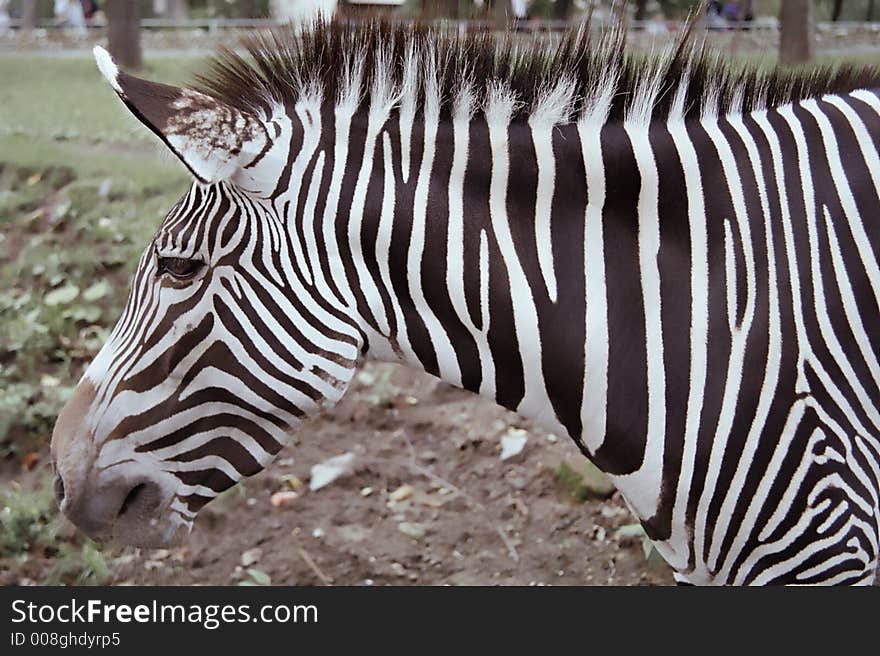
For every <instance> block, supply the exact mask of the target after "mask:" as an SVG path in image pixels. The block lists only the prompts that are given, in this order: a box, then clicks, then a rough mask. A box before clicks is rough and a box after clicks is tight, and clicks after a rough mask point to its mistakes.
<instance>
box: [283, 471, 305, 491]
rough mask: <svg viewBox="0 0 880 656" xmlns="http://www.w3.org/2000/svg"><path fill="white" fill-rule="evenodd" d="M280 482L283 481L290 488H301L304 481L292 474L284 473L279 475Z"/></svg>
mask: <svg viewBox="0 0 880 656" xmlns="http://www.w3.org/2000/svg"><path fill="white" fill-rule="evenodd" d="M281 482H282V483H284V484H285V485H286V486H287V487H289V488H290V489H291V490H301V489H302V488H303V486H304V485H305V483H303V482H302V481H301V480H300V479H299V478H298V477H296V476H294V475H293V474H285V475H284V476H282V477H281Z"/></svg>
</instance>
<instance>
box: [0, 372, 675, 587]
mask: <svg viewBox="0 0 880 656" xmlns="http://www.w3.org/2000/svg"><path fill="white" fill-rule="evenodd" d="M511 427H514V428H519V429H525V430H526V431H527V436H528V438H527V442H526V445H525V448H524V449H523V451H522V453H520V454H519V455H518V456H515V457H514V458H511V459H509V460H507V461H502V460H501V458H500V451H501V447H500V438H501V436H502V435H504V434H505V433H506V432H507V431H508V430H509V428H511ZM520 435H521V433H520ZM345 452H353V453H354V454H355V468H354V472H353V473H352V474H351V475H349V476H347V477H344V478H340V479H338V480H336V481H334V482H333V483H331V484H330V485H328V486H327V487H324V488H322V489H320V490H317V491H315V492H310V491H308V485H307V483H308V480H309V472H310V470H311V467H312V465H315V464H317V463H320V462H323V461H325V460H327V459H328V458H330V457H333V456H336V455H339V454H342V453H345ZM579 457H580V456H579V454H578V452H577V450H576V449H575V447H574V445H573V444H572V443H571V442H570V440H568V438H561V437H560V438H557V437H556V436H553V435H549V434H547V433H544V432H542V431H540V430H537V429H534V428H532V427H531V426H530V425H529V424H528V423H527V422H525V421H524V420H522V419H520V418H518V417H517V416H516V415H514V414H512V413H509V412H507V411H505V410H502V409H500V408H498V407H496V406H495V405H494V404H492V403H490V402H487V401H484V400H482V399H479V398H477V397H475V396H473V395H471V394H470V393H468V392H463V391H461V390H458V389H455V388H453V387H450V386H448V385H445V384H443V383H440V382H438V381H436V380H435V379H433V378H431V377H429V376H427V375H423V374H417V373H415V372H412V371H410V370H407V369H403V368H400V367H396V366H391V365H369V366H368V367H367V368H366V369H365V370H364V371H363V372H362V373H361V374H360V376H359V379H358V380H356V381H355V383H354V385H353V388H352V389H351V390H350V391H349V393H348V394H347V395H346V397H345V398H344V399H343V401H342V402H341V403H340V404H339V405H338V406H337V407H336V408H335V409H333V410H332V411H330V412H328V413H327V414H325V415H324V416H323V417H321V418H318V419H316V420H314V421H312V422H311V423H309V424H307V425H306V426H305V427H304V428H302V429H301V430H300V431H299V433H298V435H297V438H296V444H295V445H291V446H289V447H287V448H286V449H285V450H283V451H282V452H281V454H280V455H279V457H278V458H277V459H276V461H275V463H274V464H273V465H272V466H271V467H270V468H269V469H268V470H266V471H264V472H262V473H261V474H258V475H257V476H255V477H253V478H251V479H248V480H246V481H245V482H244V484H243V485H242V486H240V489H237V488H234V489H233V490H231V491H230V492H228V493H226V494H225V495H224V496H223V497H221V498H220V499H217V500H215V501H214V502H212V503H211V504H209V505H208V506H206V507H205V508H204V509H203V510H202V512H201V513H200V515H199V517H198V519H197V521H196V525H195V528H194V530H193V533H192V535H191V537H190V540H189V541H188V543H187V544H186V545H185V546H183V547H180V548H175V549H171V550H156V551H148V550H137V549H131V548H127V549H121V550H120V549H117V550H109V551H108V550H105V554H104V555H105V558H106V559H107V562H108V564H109V565H110V569H111V571H112V572H113V575H112V580H111V583H112V584H117V585H118V584H135V585H141V584H152V585H188V584H202V585H206V584H214V585H234V584H237V583H240V582H243V581H247V582H256V581H255V577H256V579H257V581H259V582H263V583H265V582H266V580H265V579H264V578H263V577H262V576H260V572H262V573H264V574H265V575H267V576H268V577H269V580H270V581H271V583H272V584H273V585H275V584H281V585H326V584H333V585H583V584H592V585H599V584H614V585H637V584H642V585H644V584H647V585H659V584H669V583H671V582H672V578H671V575H670V573H669V570H668V568H667V567H666V566H665V564H663V563H662V562H660V563H658V562H656V560H655V558H651V559H650V560H648V559H646V557H645V554H644V552H643V546H642V541H641V539H640V538H639V537H638V536H628V535H627V534H629V533H631V532H632V529H631V528H630V529H624V531H622V532H621V533H622V534H623V535H621V534H620V533H618V534H617V535H616V532H617V529H619V528H620V527H621V526H628V525H632V524H633V522H634V521H635V520H634V518H633V517H632V515H631V514H630V513H629V511H628V510H627V509H626V508H625V506H624V504H623V502H622V501H621V500H620V498H619V496H618V495H614V496H613V497H612V498H610V499H608V500H605V501H601V500H589V499H588V500H586V501H578V500H576V499H574V498H573V497H572V495H571V490H570V489H569V488H568V487H566V486H565V485H564V484H563V482H562V481H560V479H559V477H558V476H557V475H556V474H555V473H554V470H555V469H556V468H557V466H558V465H559V463H560V462H562V461H564V460H566V459H568V460H569V461H570V462H576V461H577V459H578V458H579ZM44 466H45V465H44ZM38 469H39V468H38ZM37 475H38V473H34V472H32V473H30V474H29V476H37ZM290 476H295V477H296V478H297V479H299V480H300V481H303V482H305V483H306V485H304V486H303V487H301V488H300V489H299V492H300V496H299V498H297V499H295V500H294V501H293V502H292V503H289V504H288V505H285V506H283V507H275V506H273V505H272V504H271V503H270V497H271V495H272V494H273V493H275V492H278V491H281V490H289V489H290V483H289V482H288V481H291V482H293V484H294V485H296V484H297V483H296V481H295V480H293V479H290V478H289V477H290ZM402 486H410V487H411V488H412V492H411V494H409V496H407V492H409V489H408V488H404V491H399V490H400V488H401V487H402ZM401 497H406V498H401ZM395 499H396V500H395ZM655 557H656V554H655ZM51 560H52V558H51V557H44V558H40V557H35V558H32V559H31V562H30V563H29V564H28V566H27V567H23V568H21V569H19V570H17V572H16V575H15V579H17V580H10V576H11V573H10V572H5V573H0V578H3V577H6V578H7V580H5V581H0V583H18V582H24V583H27V582H28V580H27V577H33V579H34V580H39V576H40V569H41V568H48V567H51V564H52V563H51ZM249 569H250V570H254V569H256V570H258V572H257V573H256V575H254V574H251V573H249V572H248V570H249ZM22 577H25V580H23V581H22V580H21V578H22Z"/></svg>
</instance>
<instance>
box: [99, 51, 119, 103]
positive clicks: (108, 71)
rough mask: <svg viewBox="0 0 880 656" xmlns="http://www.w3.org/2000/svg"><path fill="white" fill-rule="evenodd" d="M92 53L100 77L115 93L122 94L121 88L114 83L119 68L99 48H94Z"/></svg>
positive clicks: (107, 53) (105, 52) (108, 54)
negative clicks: (103, 78)
mask: <svg viewBox="0 0 880 656" xmlns="http://www.w3.org/2000/svg"><path fill="white" fill-rule="evenodd" d="M92 53H94V55H95V61H96V62H97V63H98V70H99V71H101V75H103V76H104V77H105V78H106V79H107V81H108V82H109V83H110V86H111V87H113V90H114V91H116V93H122V87H120V86H119V82H117V81H116V76H117V75H119V68H117V66H116V63H115V62H114V61H113V58H112V57H111V56H110V53H109V52H107V51H106V50H104V49H103V48H102V47H101V46H95V47H94V48H93V49H92Z"/></svg>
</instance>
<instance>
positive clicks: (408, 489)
mask: <svg viewBox="0 0 880 656" xmlns="http://www.w3.org/2000/svg"><path fill="white" fill-rule="evenodd" d="M413 492H414V490H413V486H412V485H401V486H400V487H399V488H397V489H396V490H394V491H393V492H392V493H391V494H389V495H388V499H389V500H390V501H392V502H394V503H399V502H400V501H403V500H404V499H409V498H410V497H411V496H412V494H413Z"/></svg>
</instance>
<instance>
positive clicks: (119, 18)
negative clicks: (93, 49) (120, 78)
mask: <svg viewBox="0 0 880 656" xmlns="http://www.w3.org/2000/svg"><path fill="white" fill-rule="evenodd" d="M106 12H107V36H108V40H109V46H110V54H111V55H112V57H113V59H114V60H115V61H116V63H117V64H119V65H120V66H122V67H123V68H129V69H132V70H137V69H139V68H140V67H141V64H142V59H141V19H140V3H138V2H129V1H128V0H107V4H106Z"/></svg>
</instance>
